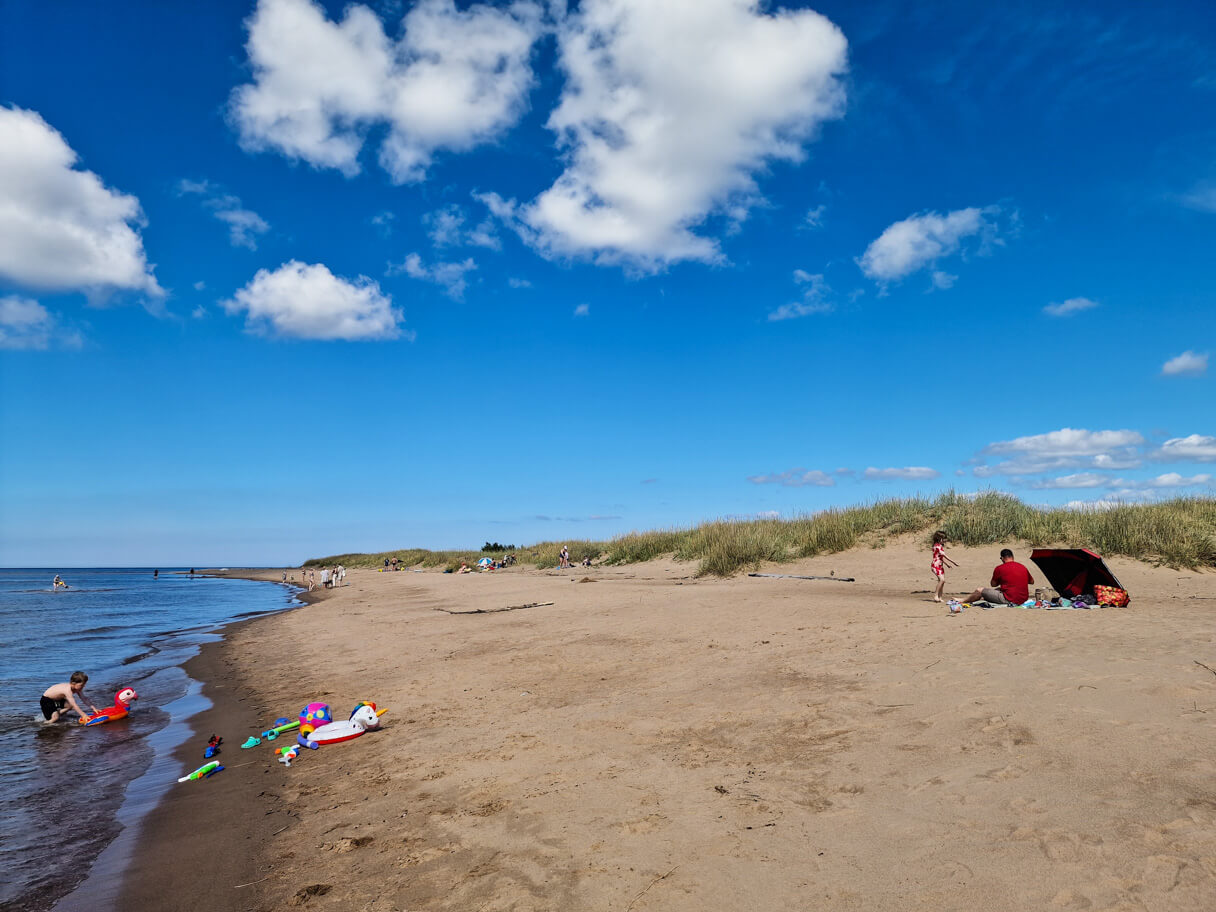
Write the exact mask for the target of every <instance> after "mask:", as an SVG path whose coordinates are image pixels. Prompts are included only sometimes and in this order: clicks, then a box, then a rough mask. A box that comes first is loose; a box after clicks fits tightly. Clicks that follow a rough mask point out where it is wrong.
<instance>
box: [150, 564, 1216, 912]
mask: <svg viewBox="0 0 1216 912" xmlns="http://www.w3.org/2000/svg"><path fill="white" fill-rule="evenodd" d="M996 550H997V549H976V550H973V551H968V550H967V549H954V550H953V552H952V553H953V554H954V556H955V557H956V559H957V560H959V561H960V562H962V563H963V565H964V570H962V571H954V573H953V575H952V576H951V577H950V585H949V586H948V591H959V590H962V589H964V588H970V587H971V586H972V585H974V584H979V583H986V582H987V578H988V575H989V573H990V571H991V567H992V565H993V564H994V563H995V562H996V559H995V551H996ZM1021 553H1022V554H1024V553H1025V551H1021ZM927 564H928V555H927V553H925V552H924V550H923V549H922V548H919V547H914V546H913V545H911V544H903V545H892V546H890V547H888V548H885V549H882V550H869V549H863V550H857V551H853V552H849V553H847V554H843V555H836V556H833V557H830V558H823V559H818V560H812V561H804V562H801V563H799V564H794V565H783V566H781V567H778V568H772V569H773V570H774V571H775V572H785V573H827V572H829V571H833V570H834V571H835V573H836V574H837V575H840V576H845V575H848V576H856V577H857V578H858V582H857V583H853V584H848V583H841V582H809V581H798V580H776V579H752V578H747V577H740V578H736V579H732V580H726V581H721V580H697V579H694V578H692V577H691V576H690V574H691V572H692V568H691V567H689V566H688V565H682V564H674V563H671V562H654V563H651V564H646V565H638V566H627V567H616V568H593V569H592V570H591V571H589V572H586V571H583V570H581V569H579V570H575V571H568V572H562V573H558V572H556V571H550V572H545V571H535V570H517V569H513V570H511V571H508V572H505V573H498V574H492V575H491V574H484V575H483V574H479V575H474V576H452V575H442V574H437V573H424V574H420V573H409V572H402V573H395V574H385V573H375V572H353V573H351V574H350V578H349V580H350V583H351V585H349V586H348V587H347V588H346V589H344V590H341V591H339V592H336V593H333V594H332V595H331V597H329V598H328V599H325V600H323V601H321V602H319V603H318V604H315V605H311V606H308V607H305V608H302V609H300V610H297V611H294V612H291V613H288V614H285V615H280V616H276V617H272V618H267V619H263V620H259V621H257V622H255V623H252V624H248V625H244V626H242V627H240V628H238V629H236V630H235V631H234V632H233V634H232V635H231V637H230V639H229V642H228V643H227V644H226V645H225V646H224V647H223V648H224V650H225V653H226V655H227V656H228V657H229V658H230V660H231V661H233V662H235V664H236V666H237V667H239V668H240V679H241V681H242V682H243V685H244V686H246V687H247V688H248V689H249V690H250V692H251V693H256V694H257V698H256V699H258V700H260V701H261V706H262V709H263V710H264V712H265V713H266V714H267V716H268V717H269V716H273V715H279V714H281V715H294V714H295V713H298V711H299V708H300V707H301V706H302V705H303V704H304V703H305V702H308V701H309V700H313V699H322V700H325V701H327V702H329V703H331V704H332V705H333V707H334V710H335V715H336V716H337V715H338V714H341V715H342V716H343V717H344V716H345V714H346V713H348V712H349V711H350V709H351V708H352V707H353V705H354V704H355V702H356V701H358V700H361V699H370V700H374V701H376V702H377V703H378V704H380V705H381V706H387V707H389V708H390V712H389V714H388V715H386V716H385V717H384V722H385V728H384V729H383V730H382V731H380V732H378V733H373V734H370V735H367V736H365V737H363V738H361V739H359V740H356V741H353V742H350V743H348V744H342V745H335V746H331V747H328V748H322V749H321V750H320V751H318V752H316V753H309V754H306V755H305V756H302V757H301V758H300V760H299V761H297V763H296V765H295V766H293V767H292V768H291V769H290V770H288V769H284V768H282V767H281V766H280V765H279V764H277V763H273V762H271V761H270V759H269V750H268V749H267V748H265V747H263V748H262V749H261V754H262V756H261V757H260V763H253V764H251V765H249V766H245V767H242V768H238V769H232V770H230V771H228V772H226V773H225V774H224V775H225V776H230V777H232V778H230V779H229V780H228V782H229V784H228V785H224V783H223V782H221V780H219V779H218V778H217V779H215V780H209V781H208V783H207V785H208V786H215V788H214V789H213V795H214V800H216V801H224V800H225V797H224V796H225V793H226V792H225V791H223V790H221V789H225V790H229V791H235V789H236V786H235V785H233V784H232V782H233V779H235V777H238V776H240V777H245V779H246V785H247V781H248V780H249V779H251V778H253V779H256V780H257V781H259V782H260V783H261V786H260V787H259V791H261V794H260V795H258V796H256V798H254V799H253V800H256V802H258V803H259V809H260V810H262V811H263V812H264V813H263V814H262V815H261V817H262V818H264V820H265V821H269V822H265V823H263V824H262V826H263V830H262V831H261V832H262V833H264V834H266V833H270V832H272V831H271V830H270V827H271V826H272V825H273V827H274V829H278V828H279V826H282V827H284V828H285V829H283V831H282V832H280V833H278V834H277V835H267V836H265V838H264V839H262V840H261V841H259V842H258V843H257V845H258V847H259V851H260V855H259V856H258V862H257V865H256V870H257V872H258V876H259V877H264V878H265V880H263V881H261V882H260V883H257V884H255V885H253V886H252V887H242V888H240V889H239V890H235V891H234V892H235V893H236V894H237V898H235V899H233V900H232V903H231V906H224V905H223V904H222V902H223V897H224V896H225V895H232V894H231V893H229V894H225V893H224V885H223V884H222V883H217V884H216V887H215V890H216V892H217V894H219V899H220V900H221V903H220V904H219V905H216V904H215V903H212V904H211V906H210V908H213V909H222V908H227V907H231V908H250V909H277V908H286V907H289V906H292V905H293V904H297V903H306V905H307V907H308V908H310V909H345V910H368V912H381V910H383V912H388V910H419V909H433V910H461V912H465V910H486V912H490V910H521V912H522V910H534V909H535V910H539V909H553V910H583V909H587V910H590V909H596V910H629V909H635V910H643V909H665V910H690V912H691V910H736V909H766V910H769V909H771V910H785V909H789V910H794V909H799V910H802V909H811V908H814V909H824V910H837V909H840V910H843V909H866V910H883V909H892V910H895V909H899V910H904V909H919V908H922V907H923V908H933V909H935V910H954V909H958V910H963V909H968V910H970V909H977V908H983V909H986V910H1015V909H1016V910H1021V909H1031V908H1033V909H1078V910H1079V909H1093V910H1106V909H1110V910H1115V909H1118V910H1123V909H1129V910H1130V909H1144V910H1167V909H1168V910H1185V909H1196V910H1198V909H1211V908H1213V905H1214V903H1216V759H1214V758H1216V750H1214V748H1216V736H1214V735H1213V723H1212V720H1213V719H1216V674H1213V672H1211V671H1208V670H1207V669H1205V668H1203V667H1201V666H1199V665H1197V664H1196V661H1200V662H1204V663H1206V664H1208V665H1210V666H1212V667H1213V668H1216V641H1214V636H1213V633H1214V628H1213V624H1212V615H1213V611H1214V610H1216V598H1213V596H1216V586H1214V585H1213V581H1214V579H1216V578H1214V577H1213V576H1212V575H1210V574H1209V575H1203V574H1194V573H1188V572H1179V571H1173V570H1169V569H1155V568H1150V567H1147V566H1143V565H1139V564H1134V563H1130V562H1125V561H1112V566H1113V567H1114V569H1115V572H1116V574H1117V575H1118V576H1120V578H1121V579H1122V580H1123V582H1124V584H1125V585H1127V586H1128V587H1129V589H1130V590H1131V591H1132V593H1133V597H1134V601H1133V604H1132V606H1131V607H1130V608H1127V609H1103V610H1094V611H1055V612H1044V611H1023V610H1019V609H1016V608H1001V609H995V610H992V611H987V612H981V611H978V610H974V611H969V612H967V613H965V614H964V615H962V616H959V617H950V616H949V615H948V614H947V613H946V611H945V609H944V607H943V606H939V605H934V604H932V603H930V602H928V601H926V599H927V598H928V594H927V591H928V590H929V589H930V577H929V575H928V570H927ZM1032 569H1033V568H1032ZM584 576H587V577H590V578H591V579H593V580H595V582H591V583H580V582H576V580H580V579H582V578H583V577H584ZM276 578H277V577H276ZM914 590H919V591H920V592H919V594H913V591H914ZM549 601H552V602H553V603H554V604H553V605H551V606H543V607H536V608H530V609H526V610H520V611H510V612H503V613H492V614H475V615H451V614H447V613H444V612H443V611H438V610H435V609H450V610H468V609H473V608H497V607H504V606H508V605H518V604H522V603H527V602H549ZM201 724H202V725H203V726H204V727H216V726H215V725H214V724H213V722H212V721H211V720H208V721H205V722H203V723H201ZM244 735H245V733H242V732H231V733H226V737H227V738H228V739H229V742H230V743H239V741H240V740H241V739H243V737H244ZM244 753H247V754H251V755H252V754H254V753H255V752H244ZM241 759H244V758H241ZM249 759H251V760H257V759H259V758H256V757H253V756H251V757H250V758H249ZM242 794H243V795H244V796H245V797H243V798H242V799H241V800H242V801H246V802H247V801H249V800H251V799H250V798H249V794H248V789H247V788H246V791H245V792H243V793H242ZM183 838H186V837H184V836H183ZM232 838H236V836H235V835H233V837H232ZM154 862H155V857H154V854H153V855H150V856H149V857H148V858H147V863H148V864H151V863H154ZM235 873H236V872H234V874H235ZM137 876H138V872H137ZM241 876H242V877H248V872H247V871H242V872H241ZM217 880H220V881H222V880H223V877H222V876H220V877H218V878H217ZM311 885H328V886H329V887H330V889H329V890H327V891H324V890H314V893H313V894H312V895H309V894H306V893H300V891H301V890H304V889H305V888H307V887H309V886H311ZM231 886H235V882H234V883H233V884H232V885H231ZM184 907H189V906H184Z"/></svg>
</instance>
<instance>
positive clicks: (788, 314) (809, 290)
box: [768, 269, 835, 323]
mask: <svg viewBox="0 0 1216 912" xmlns="http://www.w3.org/2000/svg"><path fill="white" fill-rule="evenodd" d="M794 284H795V285H805V286H806V287H805V288H804V289H802V299H801V300H800V301H790V302H788V303H786V304H782V305H781V306H780V307H778V308H777V309H776V310H773V311H770V312H769V315H768V320H769V322H770V323H778V322H780V321H782V320H795V319H797V318H798V317H807V316H810V315H811V314H819V313H829V312H831V311H832V310H834V309H835V308H834V305H833V304H832V302H831V300H830V299H829V298H828V295H829V294H830V293H831V291H832V289H831V288H829V287H828V284H827V282H826V281H825V280H824V278H823V274H822V273H815V274H813V275H812V274H811V273H809V272H807V271H805V270H803V269H795V270H794Z"/></svg>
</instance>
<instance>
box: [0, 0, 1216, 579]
mask: <svg viewBox="0 0 1216 912" xmlns="http://www.w3.org/2000/svg"><path fill="white" fill-rule="evenodd" d="M1058 7H1059V5H1058V4H1053V3H1046V2H1043V3H1022V4H1015V5H1008V8H1005V9H1001V10H988V9H984V8H982V5H977V4H973V3H897V2H890V3H875V4H864V5H860V4H851V3H845V2H830V3H817V4H814V5H812V6H807V5H803V4H788V5H776V4H757V3H749V2H745V0H664V2H659V0H584V2H581V3H578V4H572V5H571V6H570V7H569V8H567V7H566V6H565V5H564V4H561V3H550V4H545V3H531V2H517V3H514V4H480V3H479V4H467V3H463V2H462V3H458V4H453V3H452V2H450V0H425V2H420V3H417V4H402V3H383V2H382V3H368V4H359V3H356V4H349V5H345V6H344V5H342V4H337V3H327V4H324V5H322V4H317V3H312V2H306V0H262V2H258V3H254V2H243V3H224V2H216V3H213V4H208V5H207V9H206V11H205V13H199V12H198V10H197V9H195V8H194V7H191V6H190V5H187V4H164V3H130V4H123V5H120V6H113V5H103V4H96V3H90V2H59V3H54V4H45V3H44V4H6V5H5V7H4V12H3V15H4V18H5V22H4V27H3V28H2V29H0V428H2V430H0V435H2V441H3V443H2V446H0V563H3V564H6V565H18V566H20V565H51V566H68V565H87V564H120V565H122V564H130V565H147V564H165V565H168V564H198V565H205V564H241V563H244V564H277V563H285V562H291V563H296V562H298V561H300V560H302V559H304V558H306V557H310V556H318V555H322V554H327V553H335V552H341V551H348V550H381V549H386V548H393V547H408V546H424V547H465V546H478V545H480V544H481V543H482V542H483V541H485V540H487V539H496V540H499V541H512V542H518V543H524V542H531V541H538V540H542V539H560V538H563V537H571V538H576V537H577V538H584V537H590V538H599V537H608V536H611V535H614V534H618V533H621V532H625V531H628V530H631V529H645V528H654V527H660V526H671V525H683V524H687V523H692V522H696V521H699V520H703V519H708V518H713V517H718V516H754V515H758V514H769V513H776V514H779V515H783V516H788V515H794V514H799V513H806V512H811V511H815V510H819V509H823V508H826V507H829V506H832V505H844V504H851V503H856V502H859V501H865V500H872V499H876V498H885V497H891V496H898V495H906V494H912V493H924V494H930V493H935V492H937V491H940V490H944V489H947V488H954V489H956V490H959V491H975V490H981V489H990V488H996V489H1000V490H1006V491H1011V492H1013V493H1016V494H1017V495H1018V496H1021V497H1023V498H1024V499H1026V500H1028V501H1030V502H1033V503H1050V504H1078V505H1080V504H1095V503H1096V504H1099V505H1100V504H1102V503H1104V502H1110V501H1112V500H1139V499H1151V498H1155V497H1162V496H1172V495H1174V494H1178V493H1200V494H1203V493H1210V492H1211V491H1212V489H1213V482H1212V475H1213V473H1214V472H1216V470H1214V469H1213V464H1214V463H1216V409H1214V408H1213V406H1212V402H1213V401H1214V398H1216V397H1214V392H1216V390H1214V389H1213V386H1214V384H1213V374H1212V372H1211V371H1210V370H1209V368H1208V360H1209V353H1210V352H1211V350H1212V349H1213V348H1214V347H1216V342H1214V341H1213V340H1214V338H1216V316H1214V310H1213V306H1212V303H1213V293H1214V291H1216V279H1214V277H1213V269H1212V262H1213V253H1212V249H1213V240H1214V239H1216V118H1214V117H1213V112H1214V110H1216V64H1214V63H1213V61H1216V9H1214V8H1213V7H1212V6H1211V4H1208V3H1199V2H1196V3H1165V4H1155V5H1153V6H1152V7H1151V8H1150V7H1145V6H1144V5H1142V4H1116V3H1109V2H1103V3H1089V4H1085V3H1080V4H1070V5H1069V8H1068V9H1067V10H1061V9H1060V8H1058Z"/></svg>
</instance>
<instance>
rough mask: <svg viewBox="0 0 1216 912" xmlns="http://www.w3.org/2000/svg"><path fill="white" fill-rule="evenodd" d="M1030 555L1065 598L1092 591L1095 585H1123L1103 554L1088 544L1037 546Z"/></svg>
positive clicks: (1054, 587)
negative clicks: (1064, 546)
mask: <svg viewBox="0 0 1216 912" xmlns="http://www.w3.org/2000/svg"><path fill="white" fill-rule="evenodd" d="M1030 559H1031V560H1032V561H1034V562H1035V564H1036V565H1037V566H1038V568H1039V569H1040V570H1042V571H1043V575H1044V576H1045V577H1047V582H1049V583H1050V584H1051V588H1052V589H1054V590H1056V592H1058V593H1060V595H1062V596H1064V597H1065V598H1072V597H1073V596H1077V595H1093V594H1094V586H1113V587H1114V588H1115V589H1122V588H1123V584H1122V583H1120V582H1119V581H1118V580H1117V579H1115V575H1114V574H1113V573H1111V572H1110V568H1109V567H1107V566H1106V561H1104V560H1102V556H1101V555H1099V554H1095V553H1094V552H1093V551H1090V550H1089V549H1087V548H1035V549H1034V551H1032V552H1031V553H1030Z"/></svg>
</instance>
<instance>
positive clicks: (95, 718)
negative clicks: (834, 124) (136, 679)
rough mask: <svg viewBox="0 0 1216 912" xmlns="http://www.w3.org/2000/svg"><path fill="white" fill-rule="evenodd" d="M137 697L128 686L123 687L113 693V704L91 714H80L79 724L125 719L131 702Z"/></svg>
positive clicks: (98, 723) (96, 723) (95, 723)
mask: <svg viewBox="0 0 1216 912" xmlns="http://www.w3.org/2000/svg"><path fill="white" fill-rule="evenodd" d="M138 699H139V694H137V693H136V692H135V691H134V690H132V689H131V688H130V687H124V688H123V689H122V690H120V691H119V692H118V693H116V694H114V705H113V706H107V707H106V708H105V709H103V710H102V711H101V712H98V713H93V715H91V716H82V717H81V719H80V724H81V725H100V724H101V723H102V722H116V721H118V720H119V719H125V718H126V717H127V714H128V713H129V712H130V711H131V703H132V702H133V701H135V700H138Z"/></svg>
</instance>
